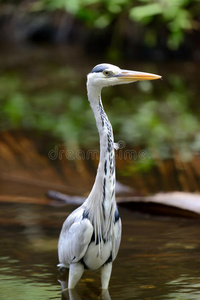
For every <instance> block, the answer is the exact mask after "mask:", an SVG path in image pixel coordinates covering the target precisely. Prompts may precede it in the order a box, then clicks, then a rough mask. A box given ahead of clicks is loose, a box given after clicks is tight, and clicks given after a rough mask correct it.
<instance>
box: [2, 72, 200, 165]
mask: <svg viewBox="0 0 200 300" xmlns="http://www.w3.org/2000/svg"><path fill="white" fill-rule="evenodd" d="M47 69H48V70H49V68H47ZM146 69H147V68H146ZM80 73H81V72H80V70H78V72H76V71H75V70H72V69H70V68H65V67H63V68H59V69H57V68H53V69H52V71H51V72H47V70H45V75H44V74H43V75H42V74H37V72H36V77H35V78H33V77H32V76H30V78H27V77H26V80H25V77H24V75H23V73H20V71H16V72H15V73H14V72H4V73H3V74H2V75H1V76H0V106H1V111H0V119H1V123H0V127H1V129H20V130H34V131H37V132H39V133H41V134H44V133H45V132H46V133H48V134H52V137H56V138H57V139H59V140H60V141H61V142H63V143H66V144H68V145H69V144H70V145H76V146H77V145H78V146H79V147H87V148H88V147H93V146H94V145H95V144H97V143H98V135H97V132H96V126H95V121H94V117H93V114H92V112H91V108H90V106H89V103H88V100H87V97H86V92H85V78H84V80H83V79H81V78H80V77H79V74H80ZM43 76H45V78H43ZM38 78H39V80H38ZM42 78H43V79H42ZM75 79H76V80H75ZM39 81H41V82H44V83H45V84H44V86H40V85H39V86H38V83H39ZM40 84H41V83H40ZM80 86H82V90H80ZM194 91H195V86H194V85H192V87H191V88H190V86H189V84H188V81H187V84H186V81H185V79H184V78H183V77H181V76H179V75H177V74H176V75H175V74H169V76H168V80H165V81H164V82H161V81H156V82H150V81H149V82H140V83H139V82H138V83H137V84H135V85H134V86H132V87H129V89H127V86H118V87H115V88H107V89H105V90H103V99H104V106H105V109H106V111H107V112H108V116H109V118H110V120H111V123H112V124H113V128H114V133H115V139H116V141H119V140H123V141H124V142H125V143H126V144H127V145H131V147H132V146H133V147H135V146H139V147H141V146H142V147H145V149H146V148H148V149H152V151H153V152H155V151H156V153H158V155H159V156H160V157H162V158H166V157H170V156H171V155H172V153H173V151H174V150H178V151H179V152H180V153H182V155H184V158H186V159H189V158H190V155H191V154H192V153H193V151H200V134H199V128H200V121H199V118H198V112H197V111H196V108H198V105H197V104H194V103H193V102H194V101H195V99H194ZM192 97H193V98H192ZM136 99H137V101H136ZM192 99H193V101H192ZM192 103H193V105H191V104H192ZM149 166H151V162H150V161H149V163H147V162H141V163H140V165H138V166H137V167H138V168H139V169H141V170H143V169H145V168H148V167H149ZM135 167H136V166H134V168H135Z"/></svg>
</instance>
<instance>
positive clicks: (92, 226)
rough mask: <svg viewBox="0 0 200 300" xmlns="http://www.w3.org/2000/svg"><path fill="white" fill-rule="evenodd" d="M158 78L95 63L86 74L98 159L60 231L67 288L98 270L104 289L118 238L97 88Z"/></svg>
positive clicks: (106, 126) (110, 147)
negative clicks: (91, 179) (81, 198)
mask: <svg viewBox="0 0 200 300" xmlns="http://www.w3.org/2000/svg"><path fill="white" fill-rule="evenodd" d="M158 78H160V76H158V75H154V74H150V73H142V72H134V71H127V70H121V69H120V68H118V67H116V66H113V65H110V64H100V65H97V66H96V67H94V68H93V69H92V71H91V72H90V73H89V74H88V76H87V93H88V99H89V102H90V105H91V108H92V110H93V113H94V116H95V119H96V125H97V129H98V132H99V138H100V159H99V165H98V170H97V175H96V178H95V182H94V185H93V188H92V190H91V192H90V194H89V196H88V198H87V199H86V200H85V202H84V203H83V204H82V205H81V206H80V207H78V208H77V209H76V210H74V211H73V212H72V213H71V214H70V215H69V216H68V218H67V219H66V220H65V222H64V224H63V227H62V230H61V233H60V238H59V242H58V256H59V262H60V263H59V266H60V268H63V267H64V268H69V279H68V288H69V289H73V288H74V287H75V286H76V284H77V282H78V281H79V280H80V278H81V276H82V274H83V271H84V269H89V270H97V269H101V283H102V289H107V288H108V284H109V280H110V276H111V271H112V262H113V261H114V260H115V258H116V256H117V253H118V250H119V246H120V241H121V219H120V217H119V213H118V209H117V205H116V202H115V153H114V138H113V131H112V126H111V124H110V121H109V120H108V117H107V115H106V113H105V111H104V108H103V105H102V101H101V90H102V88H103V87H105V86H110V85H117V84H123V83H130V82H134V81H137V80H153V79H158Z"/></svg>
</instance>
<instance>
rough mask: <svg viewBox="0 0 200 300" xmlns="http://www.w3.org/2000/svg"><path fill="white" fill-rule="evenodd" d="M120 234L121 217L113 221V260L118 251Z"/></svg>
mask: <svg viewBox="0 0 200 300" xmlns="http://www.w3.org/2000/svg"><path fill="white" fill-rule="evenodd" d="M121 234H122V222H121V219H120V218H119V220H118V221H117V222H116V223H115V225H114V240H113V251H112V254H113V260H115V258H116V256H117V253H118V251H119V246H120V242H121Z"/></svg>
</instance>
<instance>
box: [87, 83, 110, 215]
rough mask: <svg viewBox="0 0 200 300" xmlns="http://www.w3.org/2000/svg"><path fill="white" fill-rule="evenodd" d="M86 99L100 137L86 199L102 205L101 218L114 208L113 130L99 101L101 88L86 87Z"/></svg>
mask: <svg viewBox="0 0 200 300" xmlns="http://www.w3.org/2000/svg"><path fill="white" fill-rule="evenodd" d="M88 99H89V102H90V105H91V108H92V110H93V113H94V116H95V119H96V125H97V129H98V132H99V137H100V159H99V165H98V170H97V175H96V178H95V183H94V185H93V188H92V191H91V193H90V195H89V197H88V201H95V204H96V203H97V202H98V203H99V204H100V205H101V207H102V210H103V211H102V213H103V218H104V219H105V218H107V216H109V215H110V214H112V211H111V210H113V209H115V207H114V206H115V205H113V203H114V204H115V153H114V138H113V130H112V126H111V124H110V121H109V120H108V117H107V115H106V113H105V111H104V109H103V105H102V101H101V89H100V90H95V89H93V88H92V87H90V88H89V89H88Z"/></svg>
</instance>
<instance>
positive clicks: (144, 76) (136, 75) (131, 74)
mask: <svg viewBox="0 0 200 300" xmlns="http://www.w3.org/2000/svg"><path fill="white" fill-rule="evenodd" d="M117 77H118V78H120V79H122V81H143V80H156V79H161V78H162V76H160V75H156V74H151V73H144V72H136V71H128V70H122V71H121V73H120V74H118V75H117Z"/></svg>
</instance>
